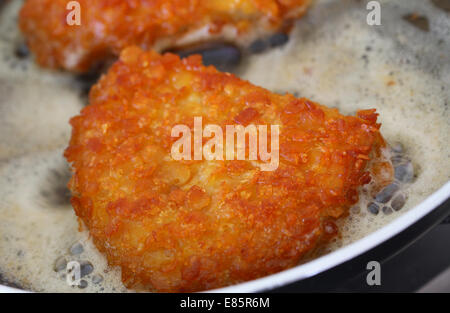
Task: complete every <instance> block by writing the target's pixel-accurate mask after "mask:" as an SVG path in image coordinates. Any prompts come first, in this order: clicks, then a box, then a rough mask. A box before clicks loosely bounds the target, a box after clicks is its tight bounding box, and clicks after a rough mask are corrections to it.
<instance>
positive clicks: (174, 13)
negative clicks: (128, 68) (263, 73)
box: [20, 0, 311, 72]
mask: <svg viewBox="0 0 450 313" xmlns="http://www.w3.org/2000/svg"><path fill="white" fill-rule="evenodd" d="M310 1H311V0H233V1H224V0H95V1H92V0H78V2H79V3H80V7H81V14H80V16H81V25H79V26H77V25H75V26H74V25H72V26H71V25H68V24H67V22H66V17H67V15H68V13H69V12H70V11H69V10H67V9H66V5H67V3H68V2H69V1H68V0H27V1H26V3H25V5H24V6H23V8H22V10H21V12H20V28H21V29H22V32H23V33H24V35H25V37H26V39H27V41H28V44H29V46H30V48H31V50H32V51H33V52H34V53H35V54H36V58H37V62H38V63H39V64H41V65H43V66H46V67H51V68H64V69H67V70H73V71H80V72H83V71H87V70H88V69H89V68H91V67H92V66H94V65H96V64H97V63H99V62H101V61H103V60H104V59H105V58H108V57H111V56H116V55H118V54H119V53H120V51H121V50H122V49H123V48H125V47H127V46H130V45H139V46H141V47H142V48H143V49H149V48H151V47H153V48H156V47H155V45H156V46H158V47H167V46H172V45H175V44H176V43H177V40H179V39H182V38H183V37H184V36H185V35H188V34H190V33H192V32H194V31H197V30H200V29H202V28H204V27H207V28H208V31H207V33H209V35H208V36H207V37H211V36H214V35H219V34H220V33H221V32H222V30H223V29H224V27H225V26H231V27H232V28H233V32H232V34H231V35H227V36H225V37H226V38H227V39H231V40H234V41H238V42H241V43H243V42H246V43H248V40H249V38H251V37H255V36H259V35H260V34H264V33H267V32H275V31H278V30H283V29H285V28H286V27H288V26H289V24H290V23H291V22H292V20H293V19H295V18H298V17H300V16H301V15H302V14H304V12H305V10H306V8H307V6H308V5H309V2H310ZM250 35H251V37H249V36H250ZM203 37H204V36H203ZM219 37H220V36H219ZM202 39H205V38H202ZM206 39H207V38H206Z"/></svg>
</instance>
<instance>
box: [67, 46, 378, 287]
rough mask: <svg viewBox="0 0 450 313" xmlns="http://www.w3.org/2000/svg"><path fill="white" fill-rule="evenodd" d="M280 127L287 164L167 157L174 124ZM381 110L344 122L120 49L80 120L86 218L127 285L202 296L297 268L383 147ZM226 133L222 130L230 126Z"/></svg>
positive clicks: (170, 60)
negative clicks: (268, 167)
mask: <svg viewBox="0 0 450 313" xmlns="http://www.w3.org/2000/svg"><path fill="white" fill-rule="evenodd" d="M195 117H202V118H203V121H204V124H207V123H208V124H217V125H219V126H220V127H222V128H223V129H225V125H235V124H238V125H244V126H245V125H251V124H254V125H279V128H280V131H279V158H280V163H279V166H278V168H277V169H276V170H274V171H262V170H261V169H260V167H258V163H259V162H262V161H261V160H257V161H250V160H247V159H246V160H241V161H239V160H224V161H220V160H213V161H208V160H205V159H203V160H192V161H189V160H180V161H175V160H174V159H173V158H172V157H171V146H172V144H173V143H174V142H176V140H178V137H172V133H171V130H172V128H173V127H174V126H175V125H180V124H182V125H189V126H191V127H192V125H193V121H194V118H195ZM376 120H377V114H376V113H375V110H365V111H359V112H358V114H357V116H343V115H341V114H340V113H339V112H338V110H337V109H329V108H327V107H324V106H322V105H320V104H317V103H314V102H312V101H309V100H307V99H298V98H295V97H294V96H293V95H290V94H286V95H278V94H274V93H271V92H269V91H268V90H266V89H263V88H260V87H257V86H254V85H252V84H251V83H249V82H247V81H244V80H241V79H239V78H237V77H236V76H234V75H232V74H228V73H221V72H218V71H217V70H216V69H215V68H214V67H212V66H209V67H205V66H203V65H202V62H201V57H200V56H190V57H188V58H185V59H181V60H180V58H179V57H178V56H176V55H173V54H165V55H159V54H158V53H156V52H153V51H150V52H144V51H142V50H141V49H140V48H137V47H130V48H127V49H125V50H124V51H123V52H122V53H121V55H120V59H119V60H118V61H117V62H116V63H115V64H114V65H113V66H112V67H111V68H110V70H109V72H108V73H107V74H106V75H104V76H103V77H102V78H101V79H100V81H99V82H98V84H97V85H95V86H94V87H93V89H92V90H91V93H90V105H89V106H87V107H85V108H84V109H83V110H82V111H81V114H80V115H79V116H76V117H74V118H73V119H72V120H71V124H72V127H73V132H72V138H71V140H70V145H69V147H68V148H67V150H66V152H65V156H66V158H67V160H68V161H69V162H70V163H71V166H72V169H73V177H72V179H71V181H70V183H69V187H70V189H71V191H72V193H73V197H72V205H73V207H74V209H75V212H76V214H77V216H78V217H79V218H80V219H81V220H82V221H83V222H84V224H85V225H86V226H87V227H88V228H89V230H90V233H91V235H92V238H93V240H94V242H95V244H96V246H97V247H98V248H99V249H100V250H101V251H102V252H103V253H105V254H106V256H107V259H108V261H109V263H110V265H113V266H120V267H121V269H122V276H123V282H124V283H125V285H126V286H127V287H129V288H135V289H139V290H140V289H143V290H152V291H168V292H174V291H198V290H206V289H212V288H217V287H222V286H227V285H231V284H235V283H239V282H243V281H247V280H251V279H255V278H258V277H261V276H265V275H268V274H271V273H276V272H278V271H281V270H284V269H287V268H289V267H292V266H295V265H297V264H298V262H299V261H300V260H301V259H302V258H303V257H305V256H306V255H309V254H310V253H312V252H313V251H314V250H315V249H316V248H317V247H318V246H320V245H322V244H324V243H326V242H327V241H329V240H330V239H331V238H333V237H334V236H336V235H337V232H338V229H337V226H336V224H335V223H334V222H335V221H336V220H337V219H339V218H340V217H343V216H345V215H346V214H347V213H348V209H349V208H350V206H352V205H353V204H355V203H356V202H357V201H358V189H359V187H361V186H363V185H364V184H367V183H369V181H370V180H371V174H370V166H368V164H369V161H370V160H371V159H375V158H379V157H380V151H381V149H382V148H383V147H384V145H385V144H384V140H383V138H382V137H381V135H380V132H379V128H380V124H377V123H376ZM224 133H225V131H224Z"/></svg>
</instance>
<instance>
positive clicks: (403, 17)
mask: <svg viewBox="0 0 450 313" xmlns="http://www.w3.org/2000/svg"><path fill="white" fill-rule="evenodd" d="M401 1H402V3H403V5H400V7H398V6H397V5H396V4H392V3H391V4H385V3H386V2H383V1H380V2H382V8H383V6H384V7H385V8H386V9H384V10H383V11H382V14H383V15H382V25H380V26H378V27H377V28H374V31H377V32H380V33H381V34H382V36H389V37H392V42H393V43H394V45H397V46H399V47H401V49H398V50H397V53H399V54H400V53H409V54H415V55H417V54H420V53H421V51H422V50H421V48H422V47H423V45H425V44H426V45H428V46H430V45H431V48H432V49H428V50H427V54H425V55H422V56H420V58H421V60H422V61H421V62H420V65H421V70H422V71H423V72H424V73H431V74H433V75H435V74H436V73H435V72H436V69H437V68H442V69H444V70H443V72H446V73H444V74H442V75H441V76H440V77H441V79H442V80H443V84H444V85H446V86H447V88H449V89H450V86H449V81H450V1H444V0H443V1H439V0H429V1H421V0H415V1H409V0H408V1H406V0H401ZM338 2H340V3H338ZM398 2H400V1H398ZM406 2H408V5H405V3H406ZM2 3H4V1H0V9H1V5H2ZM323 3H324V4H323ZM330 3H331V4H330ZM366 3H367V1H352V0H348V1H345V0H344V1H318V3H317V5H316V7H315V8H313V9H312V10H324V11H325V10H327V9H328V8H330V7H336V6H340V5H342V6H343V7H345V8H351V7H354V6H358V8H360V9H364V7H365V4H366ZM338 12H340V14H345V12H343V10H339V11H338ZM324 14H325V16H326V13H324ZM333 18H334V17H333V16H332V15H331V14H330V16H329V21H328V22H329V23H332V22H333ZM349 18H351V17H349ZM299 23H300V25H299V27H302V24H308V16H306V17H305V19H304V20H302V21H300V22H299ZM406 24H408V25H410V27H411V29H413V31H410V32H405V33H403V34H402V37H399V36H398V33H397V32H396V27H401V28H403V27H405V25H406ZM423 36H426V37H427V41H426V42H420V40H421V39H420V38H423ZM418 38H419V39H418ZM405 51H406V52H405ZM244 56H245V54H244ZM399 57H400V55H399ZM233 62H235V60H233ZM212 63H214V62H212ZM238 74H239V73H238ZM447 95H448V93H447ZM448 100H449V99H448V98H447V99H445V101H444V102H446V103H448ZM449 122H450V121H449ZM447 135H448V134H447ZM442 158H447V162H446V163H445V164H447V167H445V168H443V169H442V170H443V171H445V172H446V173H447V177H449V176H450V168H449V167H448V165H449V162H448V158H449V156H448V155H443V156H442ZM449 199H450V181H447V182H446V183H444V184H443V185H441V187H440V188H439V189H437V190H435V191H434V192H433V193H431V194H429V195H428V196H427V197H425V198H424V200H423V201H421V202H420V203H419V204H417V205H416V206H414V207H412V208H410V209H409V210H407V211H406V212H405V213H403V214H402V215H400V216H399V217H397V218H396V219H395V220H393V221H392V222H390V223H389V224H387V225H385V226H384V227H382V228H380V229H378V230H377V231H375V232H373V233H371V234H369V235H367V236H365V237H363V238H361V239H359V240H357V241H355V242H353V243H350V244H348V245H346V246H344V247H342V248H340V249H338V250H335V251H333V252H331V253H328V254H326V255H323V256H321V257H319V258H317V259H314V260H311V261H309V262H307V263H304V264H302V265H299V266H296V267H294V268H291V269H288V270H285V271H282V272H279V273H276V274H273V275H269V276H266V277H262V278H260V279H256V280H252V281H248V282H245V283H241V284H238V285H234V286H229V287H225V288H220V289H215V290H212V292H226V293H230V292H258V291H270V290H274V289H276V288H278V287H282V286H286V285H288V284H291V283H294V282H297V283H300V286H301V283H302V281H304V282H305V285H304V286H306V287H305V288H307V286H309V285H310V284H311V282H312V283H314V279H315V278H317V281H319V280H320V279H321V275H320V274H321V273H324V272H327V271H330V270H332V269H337V268H341V269H342V268H344V269H345V268H347V271H345V270H344V271H343V272H342V273H344V274H341V275H346V274H348V269H349V268H350V269H352V268H355V266H358V267H359V270H363V268H362V267H363V266H364V265H365V264H364V262H366V261H367V260H368V258H370V257H372V256H373V255H374V254H373V253H372V254H371V252H373V251H376V250H377V249H380V247H384V248H386V247H389V249H388V251H389V252H388V253H389V254H390V255H392V254H393V253H396V252H398V251H400V250H401V249H403V248H405V247H406V246H407V245H409V244H410V243H412V242H413V241H414V240H416V239H417V238H419V237H420V236H421V235H423V234H424V233H425V232H426V231H427V230H428V229H430V228H431V227H432V226H434V225H436V224H437V223H439V222H440V221H441V220H442V219H444V218H445V217H446V216H448V215H449V214H450V201H449ZM385 250H386V249H385ZM363 256H365V257H363ZM339 278H340V277H338V278H336V277H335V281H334V282H332V281H330V284H332V283H336V281H338V280H339ZM0 279H1V277H0ZM0 283H1V280H0ZM308 284H309V285H308ZM18 287H19V286H15V287H14V286H6V285H1V284H0V292H20V291H22V290H21V289H18ZM306 290H307V289H306Z"/></svg>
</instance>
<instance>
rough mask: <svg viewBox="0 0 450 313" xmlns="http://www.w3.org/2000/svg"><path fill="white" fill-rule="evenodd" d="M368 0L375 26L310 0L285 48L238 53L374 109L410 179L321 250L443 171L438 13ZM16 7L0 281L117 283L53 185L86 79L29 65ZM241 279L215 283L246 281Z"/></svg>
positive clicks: (6, 101) (7, 7) (58, 180)
mask: <svg viewBox="0 0 450 313" xmlns="http://www.w3.org/2000/svg"><path fill="white" fill-rule="evenodd" d="M379 2H380V4H381V25H379V26H377V25H374V26H370V25H368V24H367V14H368V13H369V12H370V10H367V9H366V3H367V1H356V0H354V1H353V0H342V1H331V0H329V1H325V0H322V1H316V4H315V6H314V7H312V8H311V10H310V11H309V12H308V14H307V15H306V16H305V17H304V18H303V19H302V20H300V21H299V22H298V23H297V24H296V26H295V28H294V29H293V31H292V33H291V35H290V40H289V42H288V43H287V44H286V45H284V46H282V47H277V48H274V49H269V50H266V51H265V52H263V53H258V54H253V55H248V56H246V58H244V61H243V62H242V64H241V65H240V66H239V67H238V68H237V69H236V71H235V73H236V74H237V75H239V76H240V77H242V78H244V79H248V80H250V81H251V82H252V83H254V84H257V85H260V86H263V87H265V88H268V89H269V90H271V91H274V92H279V93H285V92H290V93H293V94H295V95H297V96H301V97H307V98H310V99H312V100H313V101H317V102H320V103H323V104H324V105H327V106H330V107H337V108H339V110H341V112H343V113H345V114H353V113H354V112H355V111H356V110H357V109H367V108H376V109H377V111H378V113H379V114H380V117H379V118H380V122H381V123H382V127H381V132H382V134H383V136H384V137H385V138H386V139H387V140H388V142H389V144H390V145H391V146H392V147H397V148H396V149H400V150H402V153H403V155H404V156H405V157H407V158H408V160H410V161H411V166H412V168H413V173H414V177H413V178H411V182H408V183H406V184H404V185H402V188H401V190H400V191H399V192H401V193H402V194H403V195H404V196H405V201H406V203H405V205H404V207H403V208H401V209H399V210H398V211H396V210H391V211H390V212H389V211H387V212H384V211H383V207H380V208H379V212H378V214H374V213H373V212H372V213H371V212H370V211H369V210H368V208H367V206H368V204H369V202H370V199H366V198H364V197H362V199H361V201H360V202H359V203H358V205H355V206H354V207H353V208H352V209H351V210H350V216H349V217H347V218H346V219H345V220H343V221H342V223H341V225H340V227H341V230H342V237H341V238H340V239H338V240H335V241H334V242H332V243H331V244H329V245H328V246H326V247H324V248H323V250H322V251H321V254H323V255H325V257H326V256H327V253H329V252H334V253H339V251H341V250H342V249H341V248H342V247H346V246H348V245H355V246H358V243H360V242H361V241H360V239H361V238H365V239H366V238H369V237H370V234H374V232H376V231H378V230H380V229H382V228H383V229H389V227H390V228H392V227H393V226H392V225H394V224H393V223H392V222H393V221H396V220H400V219H403V220H405V223H407V222H408V223H412V222H413V221H414V218H418V217H420V216H422V215H423V213H424V206H423V205H422V204H423V201H424V200H425V201H426V199H427V198H428V197H429V196H430V195H431V194H432V193H433V192H435V191H436V190H438V189H439V188H440V187H442V186H443V185H444V184H445V183H446V182H448V181H449V179H450V151H449V144H448V134H449V133H450V113H449V108H448V106H449V103H448V102H449V100H450V86H449V85H448V82H449V81H450V55H449V53H448V51H450V14H449V13H448V11H445V10H444V9H442V8H440V7H438V6H436V4H435V2H434V1H431V0H430V1H423V0H410V1H379ZM20 5H21V1H7V2H6V4H4V6H3V8H2V9H1V11H0V95H2V96H1V97H0V254H1V255H2V257H1V258H0V279H1V281H2V282H3V283H4V284H10V285H13V286H16V287H22V288H24V289H27V290H32V291H45V292H52V291H57V292H86V291H90V292H126V291H127V289H126V288H125V287H124V286H123V285H122V282H121V279H120V270H119V269H118V268H111V267H108V265H107V262H106V259H105V258H104V256H103V255H102V254H101V253H99V252H98V251H97V249H96V248H95V246H94V245H93V243H92V242H91V240H90V239H89V234H88V232H87V231H86V230H82V231H79V225H78V222H77V219H76V216H75V214H74V212H73V210H72V208H71V205H70V203H69V201H68V200H69V197H70V195H69V194H68V191H67V189H66V187H65V186H66V183H67V181H68V179H69V176H70V174H69V169H68V165H67V164H66V162H65V160H64V159H63V156H62V153H63V150H64V149H65V147H66V146H67V143H68V140H69V138H70V131H71V129H70V126H69V124H68V121H69V119H70V117H71V116H74V115H76V114H78V112H79V110H80V109H81V108H82V107H83V106H84V105H85V104H86V94H85V89H86V86H84V85H83V82H82V81H80V79H79V78H77V77H74V75H73V74H69V73H61V72H52V71H48V70H45V69H41V68H39V67H38V66H37V65H35V63H34V62H33V58H32V56H31V55H30V54H29V52H27V51H26V48H25V47H24V46H23V38H22V37H21V35H20V32H19V30H18V29H17V19H16V18H17V12H18V9H19V8H20ZM418 19H419V22H417V20H418ZM400 147H402V148H400ZM408 164H409V163H408ZM447 189H448V188H447ZM444 192H448V190H447V191H445V190H444ZM447 197H448V193H447ZM427 200H428V199H427ZM433 203H434V202H430V205H433ZM391 205H392V204H391ZM405 225H406V224H405ZM368 236H369V237H368ZM365 242H367V244H370V243H369V241H365ZM71 261H76V262H78V263H79V264H80V265H81V269H82V275H83V277H82V280H83V281H84V283H83V284H82V285H80V286H77V287H72V286H69V285H68V284H67V282H66V275H67V273H66V270H65V269H66V265H67V263H68V262H71ZM310 264H311V262H306V263H304V264H302V265H299V266H298V267H297V268H302V267H303V268H304V269H305V271H302V273H301V276H300V274H299V276H297V278H303V277H306V276H310V275H313V274H316V273H317V272H318V271H320V268H318V267H317V265H314V266H311V265H310ZM315 264H319V265H320V264H322V263H320V262H318V263H315ZM319 267H320V266H319ZM292 270H295V269H291V270H289V271H292ZM290 273H298V272H290ZM281 274H282V273H281ZM295 275H297V274H295ZM280 277H281V276H280ZM281 281H282V280H274V281H273V282H274V284H276V283H280V282H281ZM248 286H251V287H248V288H247V289H239V285H238V286H236V287H229V288H227V289H226V290H227V291H233V290H235V291H238V290H245V291H251V290H257V289H258V286H257V285H248ZM233 288H235V289H233Z"/></svg>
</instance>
